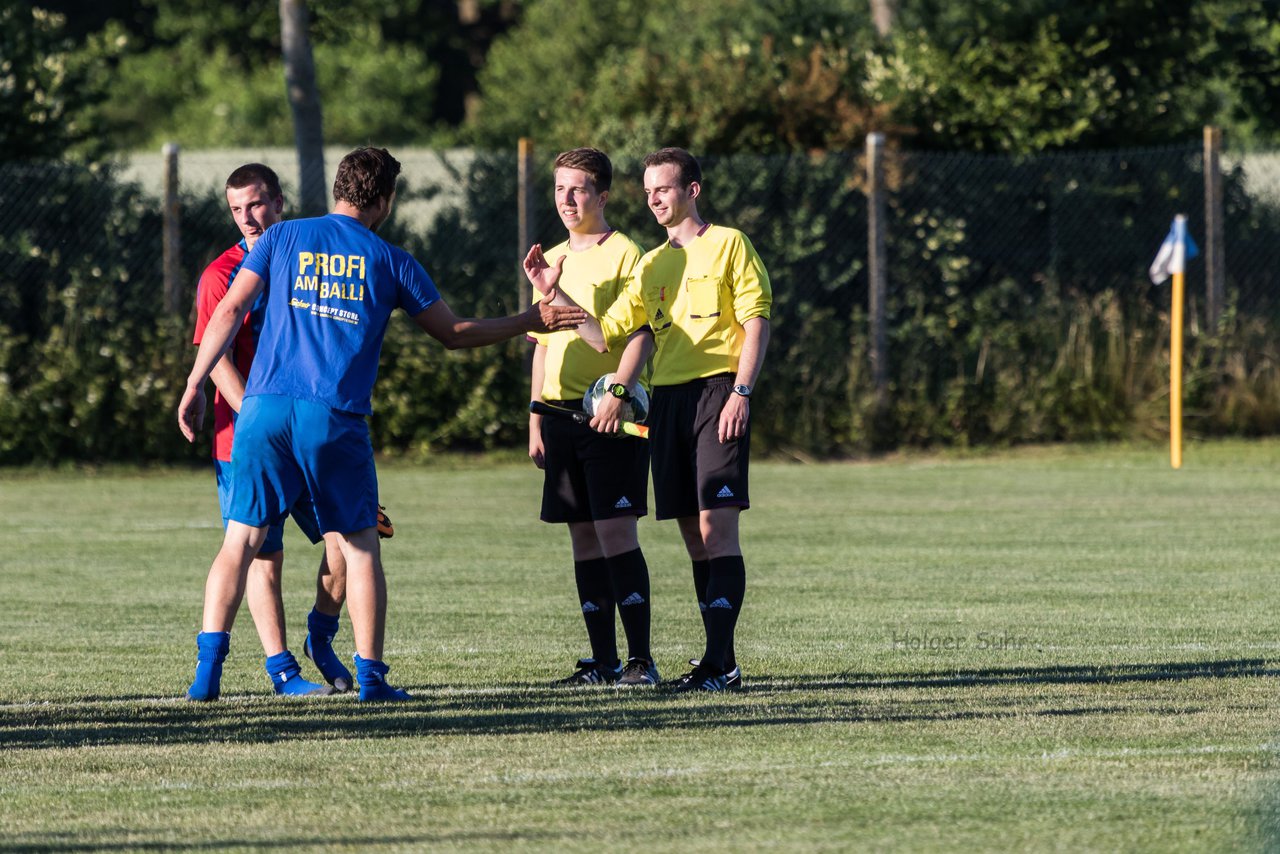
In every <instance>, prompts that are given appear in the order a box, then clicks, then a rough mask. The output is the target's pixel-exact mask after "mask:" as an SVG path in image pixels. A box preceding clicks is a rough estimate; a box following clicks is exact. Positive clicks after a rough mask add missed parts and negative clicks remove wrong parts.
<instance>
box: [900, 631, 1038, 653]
mask: <svg viewBox="0 0 1280 854" xmlns="http://www.w3.org/2000/svg"><path fill="white" fill-rule="evenodd" d="M890 645H891V646H892V647H893V648H894V649H895V650H899V651H901V652H955V651H958V650H966V649H976V650H1004V649H1009V650H1014V649H1025V648H1027V647H1032V646H1036V642H1035V641H1034V640H1033V639H1032V638H1031V637H1029V636H1028V635H1022V634H1018V633H1016V632H1011V631H1005V630H987V631H976V632H970V633H968V634H962V633H959V632H931V631H928V630H927V629H926V630H925V631H923V632H915V631H912V630H911V629H906V628H904V629H901V630H898V629H894V630H893V631H892V632H891V634H890Z"/></svg>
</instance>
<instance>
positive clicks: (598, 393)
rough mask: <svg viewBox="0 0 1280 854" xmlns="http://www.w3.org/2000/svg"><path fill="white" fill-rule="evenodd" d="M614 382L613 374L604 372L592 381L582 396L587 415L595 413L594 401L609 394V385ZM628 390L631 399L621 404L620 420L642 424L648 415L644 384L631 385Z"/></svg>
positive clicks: (646, 394) (647, 394) (647, 396)
mask: <svg viewBox="0 0 1280 854" xmlns="http://www.w3.org/2000/svg"><path fill="white" fill-rule="evenodd" d="M615 382H617V380H616V379H615V375H614V374H605V375H604V376H602V377H601V378H600V379H598V380H596V381H595V382H593V383H592V384H591V388H589V389H587V393H586V394H584V395H583V396H582V409H583V411H585V412H586V413H587V414H588V415H595V414H596V403H597V402H598V401H600V400H603V399H604V398H605V397H606V396H610V393H609V386H611V385H613V384H614V383H615ZM628 391H630V392H631V401H630V402H629V403H624V404H622V420H623V421H634V422H636V423H637V424H642V423H644V420H645V419H646V418H648V417H649V393H648V392H647V391H645V390H644V386H642V385H640V383H636V384H635V385H633V386H631V388H630V389H628Z"/></svg>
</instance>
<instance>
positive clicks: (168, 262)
mask: <svg viewBox="0 0 1280 854" xmlns="http://www.w3.org/2000/svg"><path fill="white" fill-rule="evenodd" d="M161 152H162V153H163V154H164V226H163V230H164V250H163V253H164V310H165V312H166V313H167V314H170V315H180V314H182V313H183V312H182V291H183V288H182V223H181V221H180V214H181V208H180V206H179V202H178V144H177V143H176V142H166V143H165V144H164V147H163V148H161Z"/></svg>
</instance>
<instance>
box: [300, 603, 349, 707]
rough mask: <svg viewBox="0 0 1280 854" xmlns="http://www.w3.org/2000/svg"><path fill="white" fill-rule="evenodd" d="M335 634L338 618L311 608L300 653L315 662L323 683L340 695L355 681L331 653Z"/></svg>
mask: <svg viewBox="0 0 1280 854" xmlns="http://www.w3.org/2000/svg"><path fill="white" fill-rule="evenodd" d="M337 634H338V618H337V617H331V616H329V615H328V614H322V613H320V612H319V611H317V610H315V609H314V608H312V609H311V613H310V614H308V615H307V639H306V641H305V642H303V644H302V653H303V655H305V656H306V657H307V658H309V659H311V660H312V661H314V662H315V665H316V669H317V670H319V671H320V675H321V676H323V677H324V681H326V682H328V683H329V684H330V685H332V686H333V690H334V691H335V692H337V693H339V694H342V693H345V692H347V691H350V690H351V686H352V685H354V684H355V680H353V679H352V678H351V671H350V670H348V669H347V668H346V665H344V664H343V663H342V660H341V659H340V658H338V656H337V654H336V653H334V651H333V639H334V637H335V636H336V635H337Z"/></svg>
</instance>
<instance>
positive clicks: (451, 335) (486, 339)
mask: <svg viewBox="0 0 1280 854" xmlns="http://www.w3.org/2000/svg"><path fill="white" fill-rule="evenodd" d="M555 294H556V292H555V291H554V290H553V291H552V292H551V294H550V295H548V296H546V297H544V298H543V300H542V301H541V302H539V303H537V304H536V305H534V306H531V307H530V308H529V310H528V311H524V312H521V313H520V314H513V315H510V316H509V317H492V318H475V317H458V316H457V315H456V314H454V313H453V309H451V308H449V305H448V304H447V303H446V302H445V301H444V300H437V301H436V302H433V303H432V304H431V306H430V307H429V308H427V309H426V310H425V311H421V312H419V313H418V314H416V315H414V317H413V322H414V323H416V324H418V326H419V327H421V328H422V330H423V331H424V332H426V333H427V334H428V335H430V336H431V337H432V338H434V339H436V340H437V341H439V342H440V343H441V344H443V345H444V346H446V347H448V348H449V349H450V350H460V349H464V348H468V347H484V346H486V345H488V344H496V343H497V342H499V341H505V340H507V339H508V338H514V337H516V336H517V335H523V334H524V333H526V332H559V331H561V330H562V329H577V328H578V325H579V324H580V323H582V322H583V321H584V320H586V318H587V317H588V315H587V313H586V312H585V311H583V310H582V309H580V308H578V307H577V306H576V305H575V306H564V305H552V301H553V299H554V297H555Z"/></svg>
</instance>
